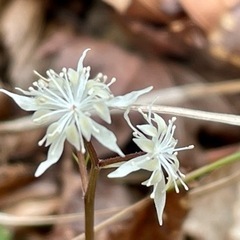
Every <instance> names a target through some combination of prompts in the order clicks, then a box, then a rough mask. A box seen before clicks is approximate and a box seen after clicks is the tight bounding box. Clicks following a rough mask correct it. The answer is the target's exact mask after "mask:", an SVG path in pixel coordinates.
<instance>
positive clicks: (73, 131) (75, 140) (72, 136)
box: [66, 122, 80, 151]
mask: <svg viewBox="0 0 240 240" xmlns="http://www.w3.org/2000/svg"><path fill="white" fill-rule="evenodd" d="M66 138H67V140H68V141H69V142H70V143H71V144H72V145H73V146H74V147H75V148H76V149H77V150H78V151H80V139H79V133H78V130H77V127H76V125H75V124H74V123H73V122H72V123H71V124H70V125H69V126H67V127H66Z"/></svg>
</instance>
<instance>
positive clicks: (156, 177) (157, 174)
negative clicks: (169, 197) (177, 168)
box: [142, 169, 163, 187]
mask: <svg viewBox="0 0 240 240" xmlns="http://www.w3.org/2000/svg"><path fill="white" fill-rule="evenodd" d="M162 177H163V173H162V171H158V170H157V169H156V171H153V173H152V175H151V176H150V178H149V179H148V180H146V181H144V182H142V185H146V186H147V187H149V186H152V185H155V184H157V183H158V182H160V181H161V179H162Z"/></svg>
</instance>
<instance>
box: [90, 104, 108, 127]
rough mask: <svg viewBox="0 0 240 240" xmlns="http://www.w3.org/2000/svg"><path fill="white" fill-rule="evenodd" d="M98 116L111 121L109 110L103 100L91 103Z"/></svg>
mask: <svg viewBox="0 0 240 240" xmlns="http://www.w3.org/2000/svg"><path fill="white" fill-rule="evenodd" d="M93 107H94V109H95V110H96V112H97V114H98V116H99V117H100V118H101V119H102V120H104V121H105V122H107V123H111V116H110V111H109V109H108V107H107V105H106V103H104V102H97V103H95V104H93Z"/></svg>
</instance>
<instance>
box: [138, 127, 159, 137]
mask: <svg viewBox="0 0 240 240" xmlns="http://www.w3.org/2000/svg"><path fill="white" fill-rule="evenodd" d="M137 127H138V129H139V130H141V131H142V132H143V133H144V134H146V135H148V136H151V137H153V136H156V135H157V129H156V128H155V127H154V126H153V125H150V124H142V125H137Z"/></svg>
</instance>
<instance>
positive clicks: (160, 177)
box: [108, 110, 193, 225]
mask: <svg viewBox="0 0 240 240" xmlns="http://www.w3.org/2000/svg"><path fill="white" fill-rule="evenodd" d="M140 113H141V114H142V115H143V117H144V119H145V120H146V122H147V123H146V124H142V125H137V127H134V126H133V125H132V124H131V122H130V119H129V116H128V114H129V112H128V111H127V112H126V113H125V115H124V116H125V119H126V121H127V122H128V124H129V126H130V127H131V128H132V130H133V137H134V138H133V141H134V142H135V143H136V145H137V146H138V147H139V148H140V149H141V150H142V151H143V152H145V154H144V155H141V156H138V157H136V158H133V159H131V160H129V161H127V162H124V163H122V164H121V165H120V166H119V167H118V168H117V169H116V170H115V171H113V172H112V173H110V174H109V175H108V177H110V178H115V177H124V176H126V175H128V174H129V173H131V172H135V171H138V170H140V169H144V170H147V171H150V172H152V174H151V176H150V178H149V179H148V180H146V181H144V182H143V183H142V184H143V185H146V186H148V187H149V186H153V192H152V193H151V195H150V197H151V198H153V199H154V203H155V206H156V210H157V215H158V220H159V223H160V225H162V214H163V210H164V206H165V202H166V190H167V189H168V188H169V187H170V185H172V184H174V186H175V189H176V192H179V188H178V185H177V181H178V180H179V181H180V182H181V184H182V185H183V186H184V188H185V189H186V190H188V187H187V185H186V184H185V183H184V182H183V180H182V179H183V177H184V175H183V174H182V173H181V172H180V170H179V161H178V159H177V153H178V151H181V150H186V149H191V148H193V145H191V146H188V147H183V148H176V145H177V140H176V139H174V137H173V135H174V131H175V128H176V126H175V125H174V121H175V120H176V118H172V119H171V120H169V124H168V126H167V125H166V123H165V121H164V120H163V119H162V118H161V117H160V116H159V115H157V114H156V113H152V112H151V110H149V113H148V114H145V113H143V112H142V111H140ZM164 171H165V172H166V174H167V177H166V180H167V182H166V180H165V176H164Z"/></svg>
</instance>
